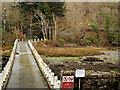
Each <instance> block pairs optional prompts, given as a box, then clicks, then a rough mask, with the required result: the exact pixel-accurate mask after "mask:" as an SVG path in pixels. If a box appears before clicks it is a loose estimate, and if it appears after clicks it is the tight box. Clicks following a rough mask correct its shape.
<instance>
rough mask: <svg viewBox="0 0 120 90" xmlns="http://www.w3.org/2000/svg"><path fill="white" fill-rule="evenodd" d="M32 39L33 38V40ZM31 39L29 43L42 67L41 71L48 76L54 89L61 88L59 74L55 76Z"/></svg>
mask: <svg viewBox="0 0 120 90" xmlns="http://www.w3.org/2000/svg"><path fill="white" fill-rule="evenodd" d="M31 41H32V40H31ZM31 41H30V40H28V44H29V46H30V48H31V50H32V53H33V54H34V56H35V58H36V60H37V62H38V65H39V67H40V69H41V71H42V72H43V73H44V75H45V77H46V78H48V80H47V81H49V82H50V84H51V86H53V88H54V89H58V90H59V89H60V86H61V81H60V80H58V76H55V74H54V72H52V70H51V69H50V68H49V66H48V65H47V64H46V63H44V62H43V59H42V58H41V57H40V55H39V54H38V52H37V51H36V49H35V48H34V46H33V45H32V43H31Z"/></svg>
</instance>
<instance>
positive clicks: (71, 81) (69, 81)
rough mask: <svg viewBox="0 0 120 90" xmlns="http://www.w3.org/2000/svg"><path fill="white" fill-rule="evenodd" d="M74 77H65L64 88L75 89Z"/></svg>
mask: <svg viewBox="0 0 120 90" xmlns="http://www.w3.org/2000/svg"><path fill="white" fill-rule="evenodd" d="M73 84H74V76H63V79H62V88H63V89H65V88H67V89H73Z"/></svg>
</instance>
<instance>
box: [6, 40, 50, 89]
mask: <svg viewBox="0 0 120 90" xmlns="http://www.w3.org/2000/svg"><path fill="white" fill-rule="evenodd" d="M16 52H17V53H19V54H16V55H15V61H14V65H13V68H12V72H11V76H10V79H9V81H8V85H7V88H48V86H47V83H46V81H45V80H44V77H43V76H42V74H41V72H40V71H39V68H38V66H37V64H36V62H35V59H34V57H33V55H32V52H31V51H30V48H29V47H28V45H27V42H18V44H17V50H16Z"/></svg>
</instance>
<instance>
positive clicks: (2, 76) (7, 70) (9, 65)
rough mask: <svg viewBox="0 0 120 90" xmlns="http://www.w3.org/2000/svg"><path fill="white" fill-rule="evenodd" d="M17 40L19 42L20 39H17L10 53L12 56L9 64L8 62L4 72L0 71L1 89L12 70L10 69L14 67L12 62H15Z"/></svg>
mask: <svg viewBox="0 0 120 90" xmlns="http://www.w3.org/2000/svg"><path fill="white" fill-rule="evenodd" d="M17 42H18V39H16V40H15V42H14V47H13V50H12V53H11V55H10V58H9V60H8V62H7V64H6V66H5V67H4V70H3V71H2V73H0V90H1V89H2V86H3V84H4V82H5V80H6V78H7V76H8V74H9V73H10V72H11V71H10V70H11V68H12V64H13V61H14V56H15V51H16V46H17Z"/></svg>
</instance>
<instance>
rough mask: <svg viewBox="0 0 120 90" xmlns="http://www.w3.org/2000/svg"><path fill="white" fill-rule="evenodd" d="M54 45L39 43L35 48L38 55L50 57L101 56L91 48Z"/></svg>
mask: <svg viewBox="0 0 120 90" xmlns="http://www.w3.org/2000/svg"><path fill="white" fill-rule="evenodd" d="M55 45H57V44H55V43H53V42H51V41H47V42H44V41H41V42H38V43H37V45H36V46H35V48H36V49H37V51H38V52H39V54H40V55H45V56H50V57H61V56H62V57H80V56H92V55H99V54H102V53H100V52H99V51H98V50H97V48H93V47H56V46H55Z"/></svg>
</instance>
